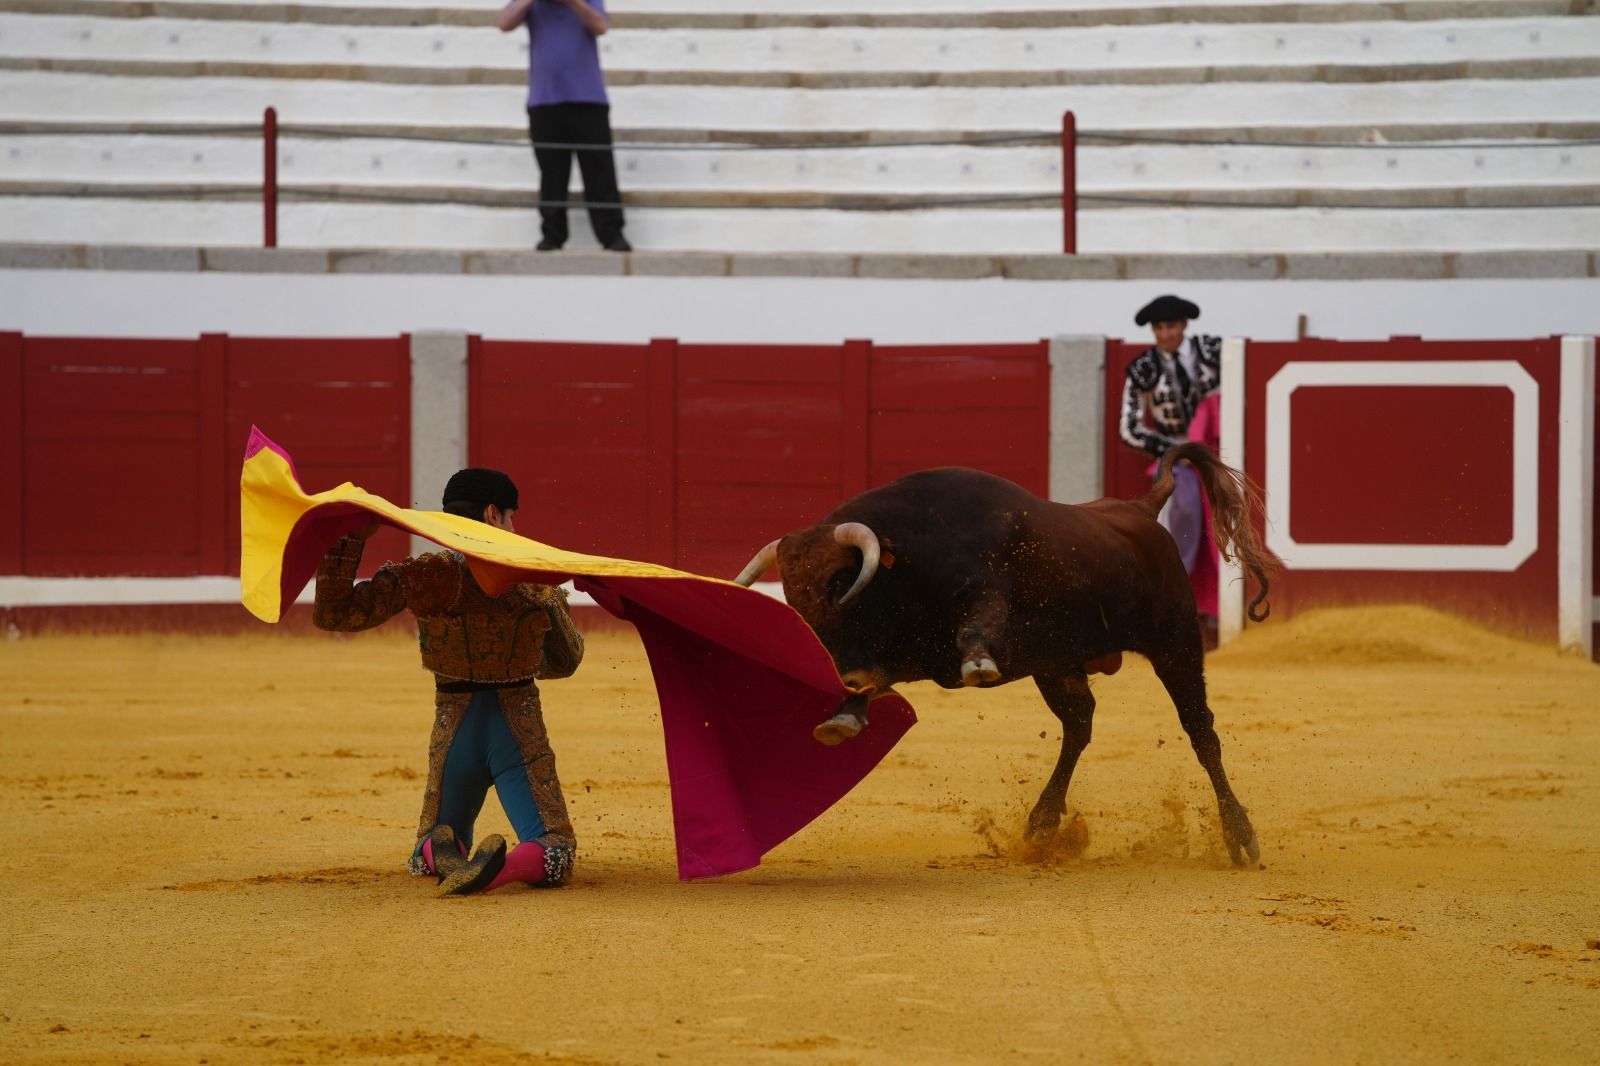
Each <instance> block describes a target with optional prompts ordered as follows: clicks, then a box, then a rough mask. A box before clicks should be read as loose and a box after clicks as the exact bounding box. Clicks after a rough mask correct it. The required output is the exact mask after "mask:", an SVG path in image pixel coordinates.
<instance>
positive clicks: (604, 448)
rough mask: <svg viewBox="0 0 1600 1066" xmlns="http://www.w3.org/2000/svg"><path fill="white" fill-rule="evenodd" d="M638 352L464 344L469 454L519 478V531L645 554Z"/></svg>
mask: <svg viewBox="0 0 1600 1066" xmlns="http://www.w3.org/2000/svg"><path fill="white" fill-rule="evenodd" d="M646 352H647V349H646V348H644V347H643V346H639V345H621V344H564V343H549V344H546V343H531V342H514V341H491V340H475V341H474V343H473V344H472V345H471V346H470V348H469V379H470V382H471V388H470V399H469V410H468V419H469V424H470V425H471V446H470V454H469V458H470V461H471V462H472V463H473V465H479V466H492V467H496V468H498V469H501V470H504V471H505V472H506V473H508V474H509V475H511V478H512V480H514V481H515V482H516V483H517V486H518V488H519V490H520V491H521V496H522V501H521V502H522V507H521V511H520V513H519V514H518V516H517V517H518V529H519V531H520V532H522V533H524V534H525V535H527V536H529V537H533V538H534V539H536V540H542V541H547V542H549V543H551V544H555V545H558V546H559V547H562V548H568V549H571V550H573V551H582V552H592V553H596V554H601V555H621V556H626V557H630V558H643V559H648V558H651V552H650V533H651V529H650V523H649V521H648V511H647V506H648V499H649V492H650V447H649V444H650V391H649V377H648V374H647V369H648V366H647V360H646ZM658 561H663V562H666V561H669V560H658Z"/></svg>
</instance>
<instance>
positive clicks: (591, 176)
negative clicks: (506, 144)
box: [528, 104, 622, 247]
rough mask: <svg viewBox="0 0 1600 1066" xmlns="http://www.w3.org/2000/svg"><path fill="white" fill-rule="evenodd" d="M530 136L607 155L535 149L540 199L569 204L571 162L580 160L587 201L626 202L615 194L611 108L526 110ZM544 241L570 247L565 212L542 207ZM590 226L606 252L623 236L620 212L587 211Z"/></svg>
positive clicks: (569, 106) (552, 106)
mask: <svg viewBox="0 0 1600 1066" xmlns="http://www.w3.org/2000/svg"><path fill="white" fill-rule="evenodd" d="M528 136H529V138H530V139H532V140H533V141H534V143H535V144H537V143H540V142H553V143H557V144H603V145H607V146H608V147H607V149H606V151H603V152H595V151H574V150H572V149H570V148H535V149H534V150H533V158H534V159H535V160H536V161H537V162H538V164H539V199H540V200H543V201H545V202H546V203H559V202H562V201H565V200H566V198H567V181H568V179H570V178H571V177H572V157H573V156H574V155H576V156H577V157H578V170H579V172H580V173H582V174H583V198H584V199H585V200H586V201H588V202H589V203H592V204H616V203H621V202H622V194H621V193H620V192H618V191H617V164H616V160H615V159H613V158H612V154H611V151H610V148H609V146H610V144H611V108H610V106H609V105H607V104H544V105H541V106H539V107H530V108H528ZM539 217H540V219H541V220H542V222H543V232H544V238H545V240H547V241H550V242H552V243H554V244H565V243H567V209H566V208H564V207H541V208H540V209H539ZM589 225H590V226H592V227H594V235H595V238H596V239H597V240H599V242H600V244H601V246H602V247H604V246H605V245H607V244H610V243H611V241H612V239H613V238H615V237H620V236H621V235H622V209H621V208H618V207H591V208H589Z"/></svg>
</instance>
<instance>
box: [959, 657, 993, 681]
mask: <svg viewBox="0 0 1600 1066" xmlns="http://www.w3.org/2000/svg"><path fill="white" fill-rule="evenodd" d="M999 680H1000V668H999V667H998V666H996V665H995V664H994V660H993V659H991V658H989V657H988V656H987V655H985V656H983V657H982V658H978V659H968V660H967V661H966V662H964V663H962V664H961V683H962V684H963V685H966V686H967V687H968V688H971V687H972V686H973V685H992V684H994V683H995V682H996V681H999Z"/></svg>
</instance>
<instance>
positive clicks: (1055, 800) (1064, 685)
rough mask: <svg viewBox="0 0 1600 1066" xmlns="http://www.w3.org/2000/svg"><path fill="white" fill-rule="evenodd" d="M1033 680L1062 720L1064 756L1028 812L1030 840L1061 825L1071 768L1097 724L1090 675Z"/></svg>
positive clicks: (1044, 834)
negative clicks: (1092, 728)
mask: <svg viewBox="0 0 1600 1066" xmlns="http://www.w3.org/2000/svg"><path fill="white" fill-rule="evenodd" d="M1033 683H1034V684H1035V685H1038V686H1039V694H1040V695H1042V696H1043V697H1044V702H1045V703H1046V704H1047V705H1049V707H1050V713H1052V714H1054V715H1055V716H1056V717H1057V718H1058V719H1060V721H1061V756H1060V758H1058V759H1057V760H1056V768H1055V771H1054V772H1053V773H1051V775H1050V780H1048V781H1046V782H1045V785H1044V790H1043V791H1041V792H1040V793H1039V802H1038V803H1035V804H1034V805H1033V812H1032V813H1031V814H1029V815H1028V837H1029V839H1031V840H1038V839H1042V838H1048V837H1050V836H1053V835H1054V834H1055V831H1056V829H1057V828H1059V827H1060V825H1061V816H1062V815H1063V814H1065V813H1066V811H1067V786H1068V785H1069V784H1071V782H1072V771H1073V769H1074V768H1076V767H1077V765H1078V756H1080V755H1082V754H1083V749H1084V748H1086V747H1088V746H1089V734H1090V732H1091V727H1092V726H1093V724H1094V693H1092V692H1090V691H1089V678H1088V677H1087V676H1086V675H1085V674H1082V673H1075V674H1067V675H1065V676H1057V677H1044V676H1040V675H1035V676H1034V679H1033Z"/></svg>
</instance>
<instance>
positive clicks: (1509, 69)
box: [0, 55, 1600, 92]
mask: <svg viewBox="0 0 1600 1066" xmlns="http://www.w3.org/2000/svg"><path fill="white" fill-rule="evenodd" d="M0 70H13V71H31V72H43V73H56V74H89V75H96V76H110V77H134V78H263V79H265V78H271V79H290V80H316V81H340V82H365V83H373V84H389V85H409V86H457V85H523V84H525V83H526V81H527V72H526V71H525V70H523V69H522V68H521V67H510V66H506V67H477V66H473V67H451V66H438V67H433V66H404V65H394V64H368V63H271V62H260V61H255V60H248V61H246V60H206V59H194V60H178V59H54V58H47V57H32V56H4V57H0ZM1596 76H1600V56H1594V55H1582V56H1552V57H1546V58H1537V59H1484V60H1461V61H1456V62H1448V63H1320V64H1304V65H1253V64H1242V65H1231V66H1188V67H1149V68H1139V67H1128V68H1121V69H1106V70H1083V69H1071V70H989V71H982V70H980V71H944V72H935V71H860V72H832V73H810V72H804V71H714V70H608V71H607V72H606V83H607V85H609V86H610V87H611V88H614V89H615V88H625V87H636V86H652V85H659V86H679V87H705V88H738V89H800V90H811V91H818V92H829V91H841V90H860V89H929V88H934V89H936V88H949V89H1017V88H1041V87H1050V86H1079V87H1082V86H1094V85H1215V84H1257V83H1316V84H1361V85H1367V84H1383V83H1388V84H1402V83H1403V84H1410V83H1415V82H1432V81H1464V80H1485V81H1550V80H1556V79H1564V78H1592V77H1596Z"/></svg>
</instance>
